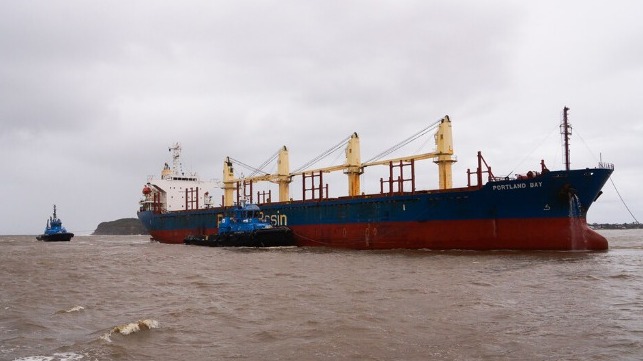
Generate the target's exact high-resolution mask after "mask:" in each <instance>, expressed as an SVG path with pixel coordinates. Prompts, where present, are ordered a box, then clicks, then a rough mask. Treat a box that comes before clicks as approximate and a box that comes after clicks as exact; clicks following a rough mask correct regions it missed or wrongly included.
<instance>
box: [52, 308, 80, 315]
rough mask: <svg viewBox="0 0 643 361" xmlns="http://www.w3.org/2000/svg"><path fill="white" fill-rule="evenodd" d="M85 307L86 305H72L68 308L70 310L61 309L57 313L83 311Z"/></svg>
mask: <svg viewBox="0 0 643 361" xmlns="http://www.w3.org/2000/svg"><path fill="white" fill-rule="evenodd" d="M84 309H85V307H83V306H74V307H72V308H70V309H68V310H59V311H56V313H57V314H60V313H72V312H80V311H82V310H84Z"/></svg>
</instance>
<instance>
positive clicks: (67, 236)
mask: <svg viewBox="0 0 643 361" xmlns="http://www.w3.org/2000/svg"><path fill="white" fill-rule="evenodd" d="M72 237H74V234H73V233H69V232H66V233H55V234H41V235H39V236H37V237H36V239H37V240H39V241H43V242H69V241H71V239H72Z"/></svg>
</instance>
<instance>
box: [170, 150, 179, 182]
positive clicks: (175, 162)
mask: <svg viewBox="0 0 643 361" xmlns="http://www.w3.org/2000/svg"><path fill="white" fill-rule="evenodd" d="M169 151H170V152H172V172H173V173H174V174H175V175H178V174H179V170H180V169H181V160H180V159H181V144H179V143H176V144H174V146H172V147H170V148H169Z"/></svg>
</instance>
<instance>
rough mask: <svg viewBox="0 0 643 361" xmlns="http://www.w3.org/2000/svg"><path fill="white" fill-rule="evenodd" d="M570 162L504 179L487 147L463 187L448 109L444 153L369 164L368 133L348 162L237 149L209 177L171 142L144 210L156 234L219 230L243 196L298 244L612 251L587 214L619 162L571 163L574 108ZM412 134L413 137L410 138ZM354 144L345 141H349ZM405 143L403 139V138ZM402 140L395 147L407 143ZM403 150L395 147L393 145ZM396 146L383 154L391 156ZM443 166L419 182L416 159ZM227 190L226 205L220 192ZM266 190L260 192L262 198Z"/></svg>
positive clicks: (440, 138)
mask: <svg viewBox="0 0 643 361" xmlns="http://www.w3.org/2000/svg"><path fill="white" fill-rule="evenodd" d="M560 129H561V134H562V136H563V137H562V138H563V140H564V144H563V147H564V158H565V159H564V164H565V169H561V170H549V169H548V168H547V166H546V165H545V162H544V161H541V163H540V165H539V168H538V170H537V171H528V172H526V173H525V174H519V175H515V176H512V177H508V176H507V177H496V176H494V174H493V173H492V171H491V167H490V166H489V165H488V164H487V162H486V160H485V159H484V157H483V156H482V154H481V152H478V154H477V167H475V168H474V169H473V170H472V169H469V170H467V178H468V180H467V186H465V187H453V185H452V173H451V169H452V165H453V163H454V162H455V161H456V159H455V156H454V151H453V140H452V131H451V120H450V118H449V117H448V116H445V117H444V118H442V119H440V120H439V121H437V122H436V123H434V124H432V125H430V126H429V127H427V128H425V129H424V130H423V131H421V132H420V133H418V134H420V135H426V134H427V131H431V132H432V131H434V130H435V134H434V137H435V151H434V152H430V153H424V154H418V155H413V156H406V157H398V158H394V159H381V158H380V157H376V158H374V159H372V160H370V161H367V162H362V161H361V157H360V147H359V137H358V135H357V133H353V134H352V135H351V136H350V137H349V138H348V139H347V141H346V143H345V146H346V147H345V148H344V151H345V155H346V159H345V162H344V163H343V164H341V165H337V166H330V167H325V168H319V169H313V170H309V169H306V170H302V169H301V168H300V169H299V170H297V171H292V172H291V171H290V169H289V161H288V149H287V148H286V147H285V146H284V147H282V148H281V149H280V151H279V152H278V154H277V173H275V174H268V173H263V174H259V175H255V176H250V177H235V173H234V163H235V161H234V160H233V159H232V158H230V157H227V158H226V159H225V160H224V163H223V168H224V169H223V179H222V180H221V181H202V180H200V179H199V178H198V176H196V174H189V175H185V173H183V172H182V171H181V170H180V160H179V159H180V150H181V148H180V145H179V144H178V143H177V144H176V145H175V146H174V147H172V148H170V150H171V151H172V152H173V165H172V166H171V167H170V166H169V165H168V164H167V163H166V164H165V167H164V169H163V171H162V173H161V179H155V178H153V177H151V178H148V182H147V184H145V185H144V187H143V197H142V199H141V200H140V202H139V203H140V208H139V211H138V217H139V219H140V220H141V222H142V223H143V225H144V226H145V227H146V228H147V230H148V231H149V234H150V235H151V238H152V239H153V240H156V241H159V242H162V243H183V241H184V239H185V238H186V237H189V236H202V235H203V236H204V235H210V234H216V233H217V231H218V227H219V224H220V222H221V220H222V219H223V218H224V215H225V213H226V210H229V209H231V208H232V207H233V206H234V205H235V204H239V203H240V202H241V201H249V202H251V203H257V204H258V205H259V206H260V208H261V212H262V213H261V215H260V217H261V218H262V219H264V220H266V221H270V222H271V223H272V224H273V225H275V226H286V227H288V228H290V229H291V230H292V234H293V237H294V240H295V243H296V245H297V246H322V247H335V248H346V249H431V250H448V249H463V250H606V249H607V248H608V242H607V240H606V239H605V238H604V237H603V236H601V235H600V234H598V233H597V232H595V231H593V230H592V229H590V228H589V227H588V225H587V218H586V217H587V212H588V210H589V209H590V207H591V206H592V204H593V203H594V202H595V201H596V200H597V199H598V197H599V196H600V195H601V193H602V191H601V189H602V187H603V185H604V184H605V182H607V180H608V179H609V177H610V175H611V174H612V172H613V170H614V166H613V165H612V164H609V163H602V162H601V163H599V164H598V165H597V166H596V167H594V168H584V169H570V160H569V137H570V135H571V129H572V128H571V125H570V123H569V121H568V108H567V107H565V108H564V110H563V119H562V121H561V125H560ZM408 139H411V138H407V140H408ZM343 146H344V145H342V147H343ZM396 147H399V145H398V146H396ZM396 147H394V148H395V149H397V148H396ZM391 149H393V148H391ZM389 153H390V151H389V152H383V153H382V154H383V155H384V156H385V155H386V154H389ZM421 160H432V161H433V162H434V163H435V164H437V168H438V171H437V173H438V177H439V182H438V183H439V187H438V188H437V189H425V190H418V189H416V182H415V180H416V175H415V164H416V162H419V161H421ZM373 166H385V167H386V166H387V167H388V168H389V172H388V173H389V177H388V178H385V177H384V178H381V179H380V192H379V193H373V194H365V193H363V192H362V191H361V187H360V177H361V176H362V175H363V174H364V173H365V170H366V169H367V168H368V167H373ZM335 171H342V172H343V173H344V174H345V175H346V176H347V178H348V192H347V193H348V194H347V195H346V196H341V197H329V195H328V185H327V184H324V175H325V174H327V173H329V172H335ZM294 177H301V184H302V189H301V199H297V200H293V199H292V198H291V196H290V183H291V182H292V181H293V178H294ZM266 181H268V182H272V183H276V184H278V187H279V195H278V200H274V201H273V199H272V194H270V193H269V194H268V195H267V196H266V193H265V192H264V193H261V192H257V194H256V195H255V194H254V192H253V185H254V184H257V183H258V182H266ZM216 187H220V188H222V189H223V196H222V199H221V203H220V204H218V205H214V204H213V200H212V196H211V195H210V191H211V190H212V189H215V188H216ZM255 196H256V197H255Z"/></svg>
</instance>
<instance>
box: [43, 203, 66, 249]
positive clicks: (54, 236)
mask: <svg viewBox="0 0 643 361" xmlns="http://www.w3.org/2000/svg"><path fill="white" fill-rule="evenodd" d="M73 236H74V234H73V233H71V232H67V230H66V229H65V227H63V222H62V221H61V220H60V219H58V217H56V205H55V204H54V215H53V216H51V217H49V219H48V220H47V226H46V227H45V232H44V233H43V234H41V235H39V236H37V237H36V239H37V240H39V241H44V242H69V241H70V240H71V238H72V237H73Z"/></svg>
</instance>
